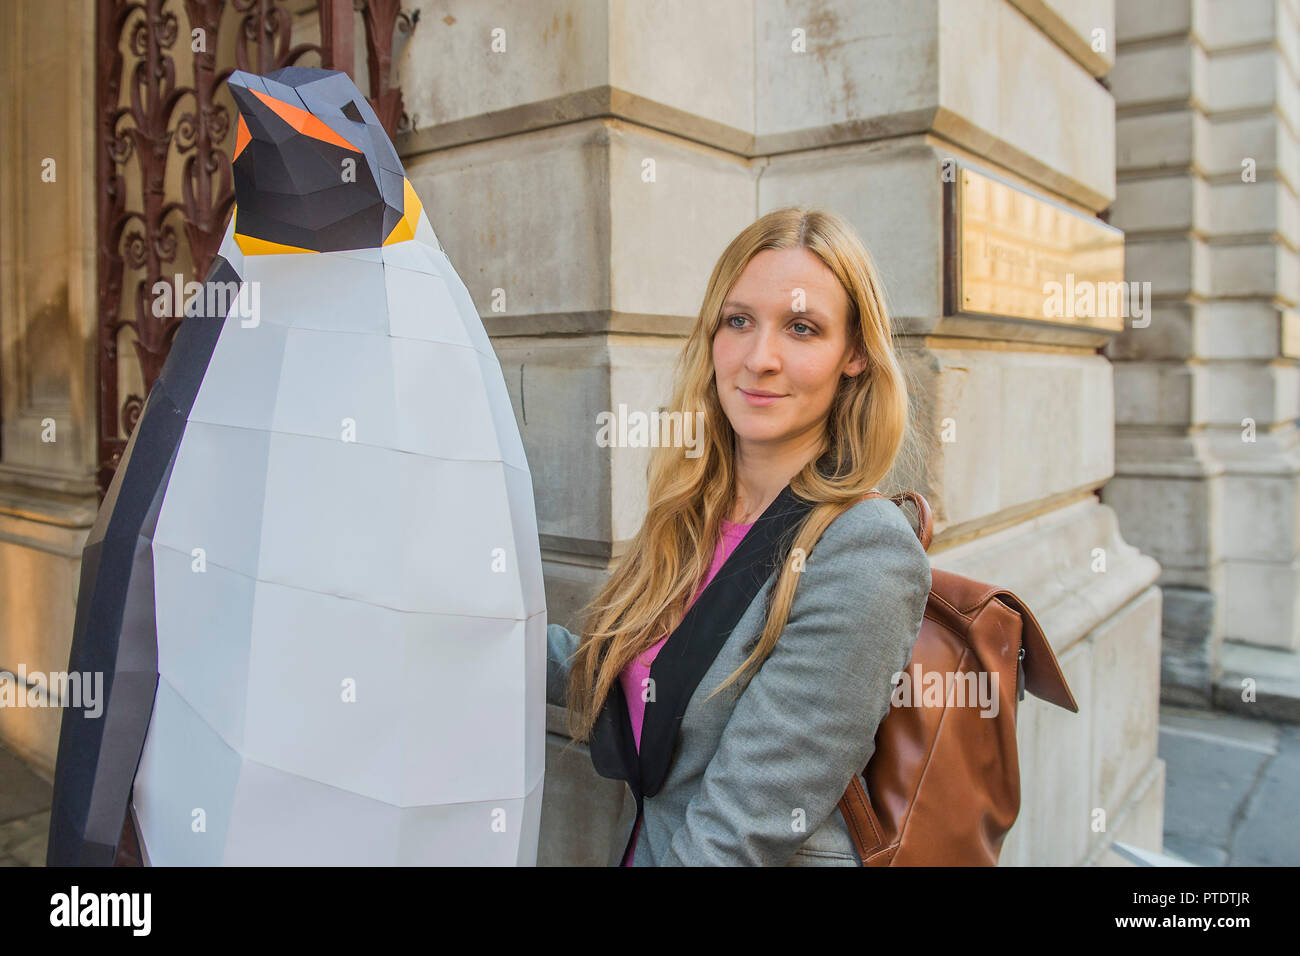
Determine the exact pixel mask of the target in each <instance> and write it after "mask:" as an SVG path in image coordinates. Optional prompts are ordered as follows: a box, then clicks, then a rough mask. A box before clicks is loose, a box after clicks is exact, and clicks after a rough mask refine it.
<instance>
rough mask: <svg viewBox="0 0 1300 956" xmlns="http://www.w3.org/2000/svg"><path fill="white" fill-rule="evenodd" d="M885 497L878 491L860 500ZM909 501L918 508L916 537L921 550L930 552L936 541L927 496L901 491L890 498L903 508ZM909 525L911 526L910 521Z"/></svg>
mask: <svg viewBox="0 0 1300 956" xmlns="http://www.w3.org/2000/svg"><path fill="white" fill-rule="evenodd" d="M883 497H885V496H884V495H882V494H881V493H880V492H878V491H868V492H867V493H866V494H865V495H863V496H862V497H861V498H860V499H859V500H860V501H866V500H867V499H868V498H883ZM904 499H908V500H910V501H911V502H912V504H913V505H914V506H915V507H916V536H917V538H919V539H920V541H921V548H922V549H923V550H925V551H929V550H930V542H931V541H933V540H934V518H933V515H932V514H931V512H930V502H928V501H926V500H925V496H924V495H922V494H920V493H919V492H916V491H900V492H899V493H898V494H896V495H893V496H891V497H890V499H889V500H890V501H892V502H893V503H894V504H896V505H898V507H900V508H902V507H903V500H904ZM908 524H911V522H910V521H909V522H908Z"/></svg>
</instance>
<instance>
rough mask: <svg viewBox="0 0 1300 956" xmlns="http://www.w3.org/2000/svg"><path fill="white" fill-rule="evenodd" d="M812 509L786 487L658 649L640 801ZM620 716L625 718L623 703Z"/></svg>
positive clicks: (657, 783) (662, 772) (655, 788)
mask: <svg viewBox="0 0 1300 956" xmlns="http://www.w3.org/2000/svg"><path fill="white" fill-rule="evenodd" d="M811 507H812V506H811V504H810V503H809V502H807V501H804V500H803V499H801V498H798V497H797V496H796V495H795V494H794V492H792V491H791V490H790V486H789V485H786V487H785V488H783V489H782V490H781V493H780V494H779V495H777V496H776V498H775V499H774V500H773V501H772V503H771V504H770V505H768V506H767V510H766V511H764V512H763V513H762V514H761V515H760V516H759V517H758V519H757V520H756V521H755V522H754V526H753V527H752V528H750V529H749V531H748V532H747V533H746V534H745V537H744V538H742V539H741V541H740V544H739V545H738V546H737V547H736V550H735V551H733V552H732V553H731V555H730V557H728V558H727V560H726V562H725V563H724V564H723V565H722V567H721V568H719V569H718V573H717V575H716V576H715V577H714V578H713V580H712V581H710V582H709V586H708V587H706V588H705V589H704V591H703V592H702V593H701V594H700V596H699V598H697V599H696V601H695V603H694V604H693V605H691V609H690V610H689V611H687V613H686V616H685V617H683V618H682V620H681V623H680V624H678V626H677V628H676V630H674V631H673V632H672V634H671V635H669V637H668V640H667V641H666V642H665V643H664V646H663V647H661V648H660V649H659V653H658V654H657V655H656V656H655V659H654V663H653V664H651V666H650V679H651V681H652V682H653V683H652V684H651V686H652V687H653V688H654V691H655V695H654V696H655V699H654V700H652V701H648V702H647V703H646V710H645V722H644V723H643V724H642V725H641V753H640V755H639V763H640V768H639V770H640V773H639V775H638V776H639V784H640V787H641V794H642V795H643V796H648V797H652V796H654V795H655V794H656V793H658V792H659V788H660V787H661V786H662V785H663V782H664V778H665V777H666V776H667V775H668V765H669V763H670V762H671V761H672V756H673V750H674V745H675V744H676V741H677V731H678V727H679V725H680V724H681V721H682V714H683V713H685V711H686V705H687V704H688V703H689V702H690V699H691V696H692V695H693V694H694V693H695V688H696V687H697V686H698V685H699V683H700V679H701V678H703V677H704V675H705V673H707V672H708V670H709V667H710V666H711V665H712V664H713V659H714V658H715V657H717V656H718V651H720V650H721V649H722V645H723V644H725V643H726V642H727V638H728V637H730V636H731V632H732V631H733V630H734V629H735V627H736V623H737V622H738V621H739V620H740V619H741V617H743V616H744V613H745V611H746V610H747V609H748V608H749V605H750V604H751V603H752V602H753V600H754V597H755V595H757V594H758V591H759V589H760V588H761V587H762V586H763V582H764V581H766V580H767V579H768V577H769V576H770V575H771V574H772V572H773V571H774V570H775V569H776V568H777V567H779V566H780V565H781V563H782V562H783V561H784V560H785V555H786V552H787V551H788V550H789V546H790V537H789V536H788V535H787V532H788V531H790V529H791V528H793V526H794V525H795V524H797V523H798V522H799V521H800V520H802V519H803V517H804V516H805V515H806V514H807V513H808V511H809V510H810V509H811ZM623 714H624V717H625V718H626V716H627V706H626V702H624V706H623ZM629 726H630V721H629ZM634 792H635V787H634Z"/></svg>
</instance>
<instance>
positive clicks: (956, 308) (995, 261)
mask: <svg viewBox="0 0 1300 956" xmlns="http://www.w3.org/2000/svg"><path fill="white" fill-rule="evenodd" d="M952 185H953V186H954V187H955V188H954V189H952V192H951V193H950V197H951V202H950V203H949V211H948V215H949V217H950V218H949V229H948V239H949V241H950V242H951V243H953V246H954V248H953V250H952V251H953V253H955V254H954V255H950V256H949V270H950V271H949V288H948V291H949V301H948V303H947V305H948V312H949V313H952V312H969V313H976V314H981V315H995V316H1007V317H1012V318H1017V319H1028V320H1033V321H1039V322H1050V323H1056V324H1066V325H1083V326H1088V327H1091V328H1098V329H1106V330H1111V331H1119V330H1121V329H1123V328H1124V320H1125V318H1126V317H1128V316H1131V315H1135V314H1137V315H1141V314H1142V309H1144V308H1145V309H1146V310H1147V311H1146V315H1147V316H1148V321H1149V315H1150V312H1149V309H1150V302H1149V289H1150V284H1149V283H1148V284H1146V290H1143V289H1142V288H1141V287H1140V284H1139V283H1125V282H1124V233H1123V232H1122V231H1121V230H1119V229H1116V228H1115V227H1114V226H1109V225H1107V224H1106V223H1104V222H1101V221H1100V220H1097V219H1094V218H1092V217H1091V216H1085V215H1083V214H1081V213H1077V212H1075V211H1074V210H1072V209H1068V208H1066V207H1065V206H1061V205H1058V204H1057V203H1055V202H1052V201H1051V200H1048V199H1045V198H1043V197H1041V196H1036V195H1034V194H1033V193H1030V192H1027V191H1025V190H1023V189H1020V188H1018V187H1015V186H1012V185H1010V184H1008V183H1004V182H1001V181H1000V180H997V179H993V178H991V177H989V176H985V175H983V174H982V173H978V172H976V171H975V170H973V169H968V168H965V167H961V166H958V167H957V179H956V182H955V183H953V184H952ZM954 259H955V261H953V260H954ZM1143 291H1146V293H1147V301H1144V302H1139V301H1138V300H1137V299H1136V297H1137V296H1138V294H1139V293H1141V292H1143ZM1137 325H1138V327H1141V325H1142V323H1141V321H1139V322H1138V323H1137Z"/></svg>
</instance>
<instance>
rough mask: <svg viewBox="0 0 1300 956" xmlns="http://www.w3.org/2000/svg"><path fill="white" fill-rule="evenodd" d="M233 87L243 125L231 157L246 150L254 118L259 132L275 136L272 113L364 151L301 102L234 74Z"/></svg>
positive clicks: (325, 138) (300, 128)
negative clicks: (279, 97)
mask: <svg viewBox="0 0 1300 956" xmlns="http://www.w3.org/2000/svg"><path fill="white" fill-rule="evenodd" d="M229 88H230V93H231V95H232V96H234V98H235V105H236V106H237V107H239V126H238V128H237V129H236V130H235V153H234V156H232V157H231V158H232V159H238V158H239V154H240V153H242V152H243V151H244V147H246V146H247V145H248V144H249V142H250V141H251V140H252V138H253V134H252V131H251V130H250V129H249V125H248V124H249V122H250V121H251V122H252V123H253V124H254V127H259V128H260V129H259V132H265V133H266V138H268V139H270V138H273V136H272V134H273V130H274V127H275V125H276V124H275V120H274V119H272V117H275V118H277V119H279V120H282V121H283V122H284V123H286V124H288V126H289V127H290V128H292V129H293V130H294V131H295V132H298V133H301V134H302V135H304V136H310V137H311V138H312V139H317V140H320V141H321V142H323V143H331V144H333V145H334V146H341V147H342V148H343V149H346V150H349V151H351V152H353V153H360V152H361V150H360V149H358V148H357V147H356V146H354V145H353V144H352V143H350V142H348V141H347V140H346V139H344V138H343V137H342V136H340V135H339V134H338V133H336V132H335V131H334V130H332V129H330V128H329V127H328V126H326V125H325V124H324V123H322V122H321V121H320V120H319V119H317V118H316V117H315V116H312V115H311V114H310V113H308V112H307V111H306V110H305V109H303V108H302V107H300V106H294V105H293V104H291V103H285V102H283V101H282V100H277V99H276V98H275V97H273V96H271V95H270V94H267V93H264V92H262V91H261V90H259V89H256V88H254V87H251V86H246V85H241V84H239V83H237V82H235V76H234V75H232V76H231V80H230V83H229Z"/></svg>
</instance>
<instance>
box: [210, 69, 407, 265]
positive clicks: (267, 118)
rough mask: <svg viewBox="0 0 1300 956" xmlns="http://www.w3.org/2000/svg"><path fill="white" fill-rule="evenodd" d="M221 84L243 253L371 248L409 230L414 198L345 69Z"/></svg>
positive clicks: (238, 77) (234, 78)
mask: <svg viewBox="0 0 1300 956" xmlns="http://www.w3.org/2000/svg"><path fill="white" fill-rule="evenodd" d="M228 85H229V88H230V92H231V95H232V96H234V98H235V105H236V106H237V107H238V108H239V125H238V129H237V131H236V134H235V153H234V176H235V241H236V242H237V243H238V244H239V247H240V249H241V251H243V253H244V254H245V255H257V254H268V253H292V252H333V251H338V250H343V249H371V248H378V247H379V246H381V245H387V244H389V243H392V242H399V241H401V240H403V239H410V238H412V237H413V236H414V234H415V226H416V223H417V222H418V220H419V217H420V201H419V199H417V198H416V195H415V190H414V189H413V188H412V187H411V184H410V182H409V181H408V180H407V178H406V174H405V171H404V170H403V168H402V163H401V160H399V159H398V158H397V151H396V150H395V149H394V148H393V144H392V142H391V141H390V140H389V138H388V134H387V133H385V132H384V128H383V126H382V125H380V122H379V118H378V117H377V116H376V115H375V111H374V110H373V109H372V108H371V106H370V104H369V102H367V101H366V98H365V97H364V96H362V95H361V91H360V90H358V89H357V87H356V84H355V83H353V82H352V79H351V78H350V77H349V76H348V75H347V74H346V73H342V72H338V71H334V70H316V69H309V68H306V67H296V66H291V67H286V68H285V69H282V70H277V71H276V72H274V73H271V74H269V75H267V76H257V75H255V74H252V73H245V72H243V71H242V70H236V71H235V72H234V73H232V74H231V76H230V79H229V81H228Z"/></svg>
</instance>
